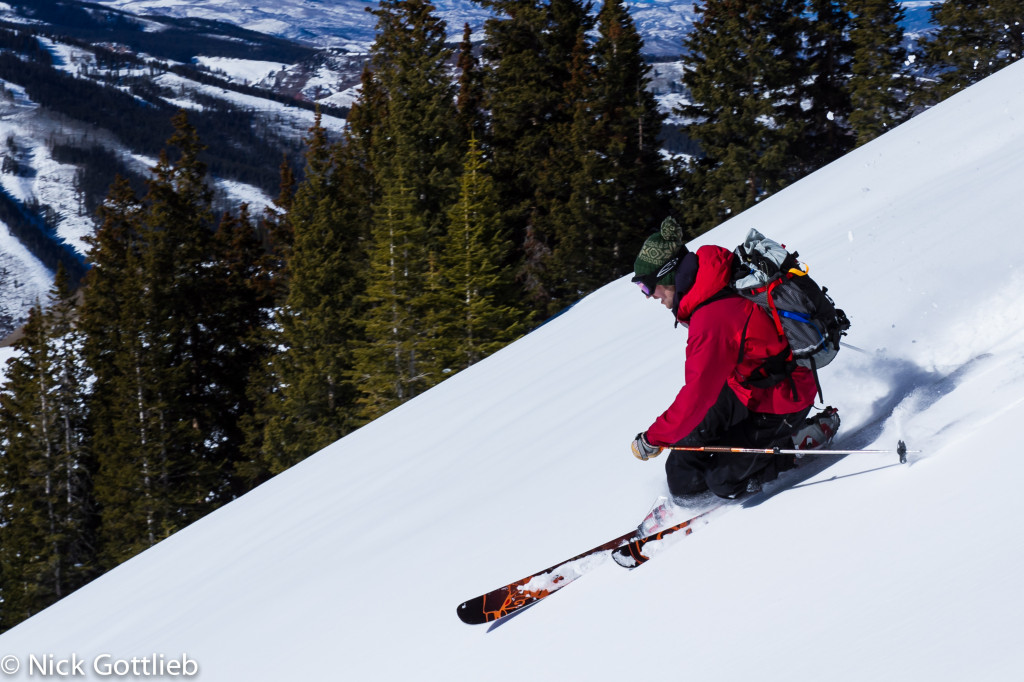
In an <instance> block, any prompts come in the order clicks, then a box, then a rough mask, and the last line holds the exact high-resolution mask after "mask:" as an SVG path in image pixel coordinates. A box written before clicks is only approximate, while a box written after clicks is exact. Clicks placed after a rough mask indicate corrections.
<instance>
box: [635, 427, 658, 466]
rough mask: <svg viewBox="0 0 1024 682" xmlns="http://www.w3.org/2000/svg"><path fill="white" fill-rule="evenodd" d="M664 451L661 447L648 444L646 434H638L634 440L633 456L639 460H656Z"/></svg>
mask: <svg viewBox="0 0 1024 682" xmlns="http://www.w3.org/2000/svg"><path fill="white" fill-rule="evenodd" d="M662 450H664V448H662V447H661V446H658V445H651V444H650V443H649V442H647V434H646V433H638V434H636V438H635V439H633V456H634V457H636V458H637V459H639V460H643V461H644V462H646V461H647V460H649V459H654V458H655V457H657V456H658V455H660V454H661V451H662Z"/></svg>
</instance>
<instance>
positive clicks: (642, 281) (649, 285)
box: [630, 256, 679, 296]
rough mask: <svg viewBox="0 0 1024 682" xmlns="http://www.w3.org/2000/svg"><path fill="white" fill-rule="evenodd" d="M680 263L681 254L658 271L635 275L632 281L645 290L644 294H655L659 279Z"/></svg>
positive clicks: (670, 259) (669, 260) (641, 289)
mask: <svg viewBox="0 0 1024 682" xmlns="http://www.w3.org/2000/svg"><path fill="white" fill-rule="evenodd" d="M678 264H679V256H673V257H672V258H669V259H668V262H666V263H665V264H664V265H662V266H661V268H659V269H658V271H657V272H651V273H648V274H646V275H636V276H635V277H633V279H632V280H630V281H631V282H633V283H634V284H636V285H637V286H638V287H640V291H642V292H644V296H653V295H654V289H655V287H657V286H658V280H659V279H661V278H662V277H664V276H665V275H667V274H668V273H670V272H672V271H673V270H675V269H676V266H677V265H678Z"/></svg>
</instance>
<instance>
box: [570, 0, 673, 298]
mask: <svg viewBox="0 0 1024 682" xmlns="http://www.w3.org/2000/svg"><path fill="white" fill-rule="evenodd" d="M597 30H598V38H597V41H596V43H595V44H594V46H593V48H592V49H588V47H587V46H586V44H585V43H584V41H583V34H580V36H579V42H578V47H577V52H576V55H575V59H574V62H573V70H572V78H571V79H570V82H569V84H568V86H567V88H566V92H567V94H568V95H569V98H570V101H571V102H573V118H572V120H571V121H570V122H569V123H568V124H567V126H566V129H567V133H566V135H565V138H566V139H567V140H569V141H570V142H571V146H570V147H568V148H567V149H566V150H565V152H564V153H567V154H568V155H570V157H571V159H572V161H573V162H574V163H575V167H574V169H573V171H572V172H571V174H570V188H571V195H570V196H569V197H568V200H567V202H566V204H565V205H564V206H562V207H557V208H556V209H555V210H554V211H553V215H552V219H553V223H554V224H555V225H556V227H557V234H558V242H557V244H556V246H555V249H554V251H553V257H552V261H553V262H554V263H555V269H556V270H557V271H558V273H559V274H560V275H561V277H562V278H563V281H562V284H561V286H560V287H559V290H560V291H561V292H562V296H561V297H560V298H561V300H560V303H562V304H565V303H571V302H573V301H575V300H576V299H578V298H579V297H580V296H581V295H584V294H587V293H589V292H591V291H593V290H594V289H596V288H598V287H600V286H602V285H604V284H606V283H607V282H610V281H611V280H612V279H614V278H616V277H619V276H621V275H623V274H625V273H626V272H628V271H630V269H631V267H632V261H633V257H634V255H635V252H636V250H638V249H639V248H640V245H641V244H642V243H643V240H644V239H645V238H646V237H647V235H648V234H649V226H650V224H651V223H653V222H655V221H658V220H660V219H661V218H662V217H663V216H664V213H665V212H666V211H667V210H668V206H667V198H668V195H669V191H670V189H671V177H670V175H669V173H668V170H667V168H666V166H665V164H664V162H663V160H662V157H661V151H660V148H659V144H658V136H659V134H660V132H661V124H662V120H663V116H662V115H661V114H660V113H659V111H658V107H657V102H656V101H655V99H654V96H653V95H652V94H651V92H650V90H649V84H650V75H649V74H650V67H649V66H648V65H647V64H645V63H644V61H643V57H642V55H641V49H642V47H643V41H642V40H641V38H640V36H639V34H638V33H637V32H636V28H635V25H634V23H633V20H632V18H631V17H630V16H629V13H628V12H627V10H626V8H625V6H624V5H623V4H622V2H620V1H619V0H609V1H608V2H606V3H605V4H604V6H603V7H602V9H601V11H600V12H599V13H598V16H597Z"/></svg>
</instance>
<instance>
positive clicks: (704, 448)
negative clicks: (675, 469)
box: [665, 441, 921, 464]
mask: <svg viewBox="0 0 1024 682" xmlns="http://www.w3.org/2000/svg"><path fill="white" fill-rule="evenodd" d="M665 449H666V450H685V451H686V452H710V453H716V454H717V453H722V454H751V455H891V454H897V455H899V456H900V464H906V463H907V453H908V452H909V453H918V452H921V451H920V450H907V444H906V443H904V442H903V441H899V444H898V445H897V446H896V449H895V450H785V449H782V448H732V447H727V446H720V445H695V446H687V445H671V446H667V447H666V448H665Z"/></svg>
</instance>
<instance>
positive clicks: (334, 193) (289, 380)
mask: <svg viewBox="0 0 1024 682" xmlns="http://www.w3.org/2000/svg"><path fill="white" fill-rule="evenodd" d="M306 142H307V152H306V170H305V177H304V180H303V182H302V183H301V184H300V185H299V186H298V188H297V189H296V192H295V198H294V200H293V201H292V204H291V208H290V210H289V212H288V218H287V221H288V224H289V225H290V226H291V229H292V230H293V232H294V242H293V246H292V248H291V253H290V256H291V257H290V259H289V261H288V264H287V270H288V295H287V298H286V300H285V305H284V307H283V308H282V309H281V310H280V311H279V314H278V325H279V328H280V335H279V337H278V338H276V339H272V341H271V342H272V343H274V342H276V345H279V346H282V347H283V351H282V352H280V353H278V354H277V355H275V356H274V357H273V359H272V360H271V361H270V366H269V367H268V368H267V371H268V375H266V376H265V377H264V378H263V380H262V383H263V385H264V386H266V387H267V388H266V395H265V396H264V401H263V404H262V406H261V407H260V410H261V412H260V418H259V419H257V420H256V425H257V428H255V429H253V428H251V429H250V446H249V447H250V452H254V453H255V454H253V457H254V458H255V459H256V460H257V461H258V462H260V465H259V467H257V470H258V471H266V472H269V473H278V472H280V471H283V470H284V469H286V468H288V467H290V466H292V465H293V464H296V463H297V462H299V461H301V460H303V459H304V458H306V457H308V456H309V455H311V454H313V453H314V452H316V451H317V450H319V449H320V448H322V447H324V446H325V445H328V444H329V443H332V442H334V441H335V440H337V439H339V438H341V437H342V436H343V435H345V434H346V433H348V432H349V431H350V430H351V429H352V428H354V427H355V426H356V425H357V422H356V420H355V417H354V414H353V410H352V409H351V408H352V405H353V404H354V401H355V398H356V395H357V389H356V387H355V386H354V385H353V382H352V377H351V371H352V363H353V361H354V356H353V349H354V347H355V344H356V342H357V340H358V338H359V330H358V325H357V318H358V316H359V310H360V308H359V306H360V294H361V289H362V284H361V277H362V275H363V270H364V268H365V266H364V259H365V257H364V255H363V250H364V248H365V245H364V244H363V241H364V239H363V227H362V226H363V225H364V224H365V220H362V219H360V216H361V215H362V213H361V211H363V210H364V209H362V207H361V205H360V203H359V199H360V198H361V195H360V194H359V193H358V191H352V190H353V187H354V186H355V185H354V183H353V182H352V180H351V176H352V173H353V172H354V171H352V169H351V165H352V163H353V162H352V160H351V156H350V152H352V151H353V150H354V149H355V147H354V146H345V147H332V145H331V144H330V142H329V141H328V139H327V132H326V130H325V129H324V128H323V126H322V125H321V119H320V117H319V115H318V116H317V118H316V121H315V123H314V125H313V127H312V128H311V129H310V132H309V136H308V137H307V140H306ZM260 425H262V428H259V426H260Z"/></svg>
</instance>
